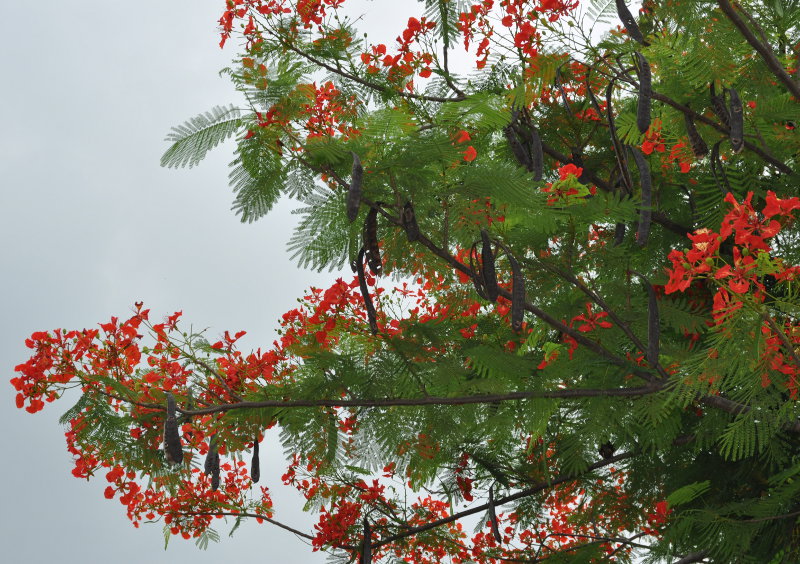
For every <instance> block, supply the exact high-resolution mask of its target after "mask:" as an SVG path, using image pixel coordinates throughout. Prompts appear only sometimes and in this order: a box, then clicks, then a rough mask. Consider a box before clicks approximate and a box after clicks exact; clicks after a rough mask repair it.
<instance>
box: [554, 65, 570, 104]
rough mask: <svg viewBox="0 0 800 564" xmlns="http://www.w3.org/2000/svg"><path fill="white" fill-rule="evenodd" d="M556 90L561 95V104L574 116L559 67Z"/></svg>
mask: <svg viewBox="0 0 800 564" xmlns="http://www.w3.org/2000/svg"><path fill="white" fill-rule="evenodd" d="M556 88H558V91H559V92H560V93H561V102H562V103H563V104H564V109H565V110H567V113H568V114H570V115H572V108H571V107H570V105H569V100H567V95H566V93H565V92H564V84H563V83H562V81H561V67H560V66H559V67H558V68H557V69H556Z"/></svg>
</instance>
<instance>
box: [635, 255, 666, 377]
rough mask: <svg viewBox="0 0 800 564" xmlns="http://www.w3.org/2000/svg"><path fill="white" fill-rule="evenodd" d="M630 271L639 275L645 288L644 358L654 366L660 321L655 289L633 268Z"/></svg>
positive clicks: (658, 349)
mask: <svg viewBox="0 0 800 564" xmlns="http://www.w3.org/2000/svg"><path fill="white" fill-rule="evenodd" d="M631 273H632V274H635V275H636V276H638V277H639V279H640V280H641V281H642V284H644V287H645V290H647V352H646V354H645V360H647V362H648V363H649V364H650V366H655V365H656V364H658V355H659V351H660V341H661V326H660V323H661V322H660V320H659V313H658V298H657V297H656V290H655V288H653V285H652V284H651V283H650V281H649V280H648V279H647V278H646V277H645V276H643V275H642V274H640V273H638V272H636V271H635V270H631Z"/></svg>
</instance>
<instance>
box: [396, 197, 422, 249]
mask: <svg viewBox="0 0 800 564" xmlns="http://www.w3.org/2000/svg"><path fill="white" fill-rule="evenodd" d="M400 220H401V222H402V223H403V228H404V229H405V230H406V237H408V241H409V242H413V241H416V240H417V239H419V225H417V216H416V215H415V214H414V206H412V205H411V202H406V203H405V205H404V206H403V213H402V215H401V217H400Z"/></svg>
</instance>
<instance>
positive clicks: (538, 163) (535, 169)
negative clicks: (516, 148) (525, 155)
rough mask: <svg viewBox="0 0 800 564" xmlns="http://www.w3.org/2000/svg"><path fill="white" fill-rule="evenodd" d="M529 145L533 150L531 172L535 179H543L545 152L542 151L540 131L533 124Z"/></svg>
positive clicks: (529, 133)
mask: <svg viewBox="0 0 800 564" xmlns="http://www.w3.org/2000/svg"><path fill="white" fill-rule="evenodd" d="M528 145H529V147H530V150H531V172H532V173H533V179H534V180H535V181H536V182H539V181H540V180H541V179H542V172H543V167H544V153H543V151H542V138H541V137H540V136H539V131H538V130H537V129H536V128H535V127H533V125H531V126H530V128H529V129H528Z"/></svg>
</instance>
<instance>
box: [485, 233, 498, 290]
mask: <svg viewBox="0 0 800 564" xmlns="http://www.w3.org/2000/svg"><path fill="white" fill-rule="evenodd" d="M481 242H482V243H483V246H482V247H481V277H482V278H483V285H484V287H485V288H486V296H487V297H488V298H489V301H490V302H493V303H494V302H496V301H497V296H499V295H500V293H499V291H498V288H497V273H496V272H495V270H494V251H493V250H492V242H491V241H490V240H489V234H488V233H487V232H486V230H485V229H481Z"/></svg>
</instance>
